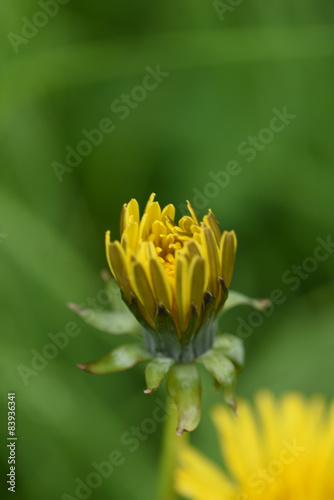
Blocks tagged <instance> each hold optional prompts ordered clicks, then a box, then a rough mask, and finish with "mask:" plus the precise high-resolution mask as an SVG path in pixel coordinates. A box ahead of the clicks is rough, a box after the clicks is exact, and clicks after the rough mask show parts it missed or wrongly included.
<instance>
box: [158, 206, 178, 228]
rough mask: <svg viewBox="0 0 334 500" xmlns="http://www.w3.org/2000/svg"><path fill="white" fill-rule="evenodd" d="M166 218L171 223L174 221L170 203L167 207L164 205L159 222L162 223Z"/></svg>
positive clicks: (173, 208) (173, 209)
mask: <svg viewBox="0 0 334 500" xmlns="http://www.w3.org/2000/svg"><path fill="white" fill-rule="evenodd" d="M167 216H168V217H169V218H170V220H172V221H173V220H174V219H175V207H174V205H172V204H171V203H170V204H169V205H166V206H165V207H164V209H163V210H162V212H161V218H160V220H161V221H162V222H163V223H164V222H165V220H166V217H167Z"/></svg>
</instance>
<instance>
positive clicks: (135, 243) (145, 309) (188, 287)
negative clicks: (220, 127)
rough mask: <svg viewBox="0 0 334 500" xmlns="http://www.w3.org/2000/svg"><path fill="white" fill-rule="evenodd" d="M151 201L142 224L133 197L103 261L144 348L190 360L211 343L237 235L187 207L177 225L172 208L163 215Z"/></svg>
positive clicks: (233, 258) (228, 282) (227, 280)
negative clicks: (118, 234)
mask: <svg viewBox="0 0 334 500" xmlns="http://www.w3.org/2000/svg"><path fill="white" fill-rule="evenodd" d="M154 198H155V194H152V195H151V196H150V198H149V200H148V203H147V205H146V208H145V211H144V214H143V216H142V217H141V218H140V215H139V207H138V202H137V201H136V200H135V199H132V200H131V201H130V202H129V203H128V204H124V206H123V209H122V212H121V222H120V232H121V238H120V241H114V242H110V232H109V231H108V232H107V234H106V253H107V259H108V263H109V267H110V269H111V271H112V273H113V275H114V277H115V280H116V282H117V283H118V285H119V287H120V289H121V291H122V293H123V296H124V299H125V302H126V303H127V305H128V306H129V307H130V308H131V310H132V311H133V312H134V314H136V316H137V318H138V319H139V320H140V321H141V322H142V324H143V325H144V327H145V330H146V337H147V345H148V346H149V348H150V350H151V351H152V352H153V353H156V352H160V353H162V354H164V355H167V356H171V357H172V358H173V359H175V360H176V361H190V360H191V359H194V358H195V357H196V356H198V355H200V354H202V353H203V352H205V351H206V350H207V349H208V348H209V347H211V345H212V343H213V341H214V333H215V332H213V331H212V330H213V328H212V324H213V323H214V321H215V318H216V317H217V314H218V313H219V312H220V310H221V309H222V307H223V305H224V303H225V301H226V299H227V296H228V292H227V289H228V288H229V286H230V283H231V280H232V275H233V270H234V261H235V253H236V248H237V241H236V236H235V232H234V231H230V232H229V231H224V232H223V234H222V233H221V231H220V228H219V224H218V222H217V220H216V218H215V216H214V215H213V213H212V212H211V210H209V213H208V214H207V215H206V216H205V217H204V218H203V221H202V222H200V221H199V219H198V216H197V214H196V212H195V210H194V208H193V207H192V205H191V204H190V203H189V202H188V208H189V215H187V216H184V217H182V218H181V219H180V220H179V222H178V223H177V224H176V223H175V221H174V219H175V208H174V206H173V205H171V204H170V205H167V206H166V207H165V208H163V209H161V207H160V205H159V203H158V202H156V201H154ZM167 325H168V327H167ZM201 330H202V332H201ZM154 332H155V333H156V334H155V335H154ZM198 334H199V335H198ZM195 335H196V337H197V340H196V345H195V343H194V342H192V339H193V337H194V336H195Z"/></svg>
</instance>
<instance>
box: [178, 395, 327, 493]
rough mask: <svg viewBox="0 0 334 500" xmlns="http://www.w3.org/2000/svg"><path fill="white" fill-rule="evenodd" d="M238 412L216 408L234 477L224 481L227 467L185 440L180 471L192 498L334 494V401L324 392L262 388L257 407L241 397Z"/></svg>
mask: <svg viewBox="0 0 334 500" xmlns="http://www.w3.org/2000/svg"><path fill="white" fill-rule="evenodd" d="M238 412H239V418H235V417H234V416H233V415H232V414H231V413H230V412H229V411H228V410H227V409H226V408H223V407H215V408H214V411H213V420H214V423H215V426H216V428H217V431H218V436H219V441H220V445H221V449H222V453H223V456H224V458H225V465H226V467H227V469H228V471H229V474H228V478H226V477H225V476H223V478H224V480H223V481H220V479H219V472H221V473H222V474H224V473H223V472H222V471H220V469H218V470H217V467H216V466H215V465H214V464H211V463H210V462H209V461H207V462H206V463H205V462H203V461H202V456H201V455H200V454H199V453H198V452H197V451H196V450H194V449H193V448H191V447H189V446H188V445H185V446H183V449H182V451H181V452H180V459H179V462H180V464H179V468H178V470H177V474H176V489H177V491H178V492H179V493H181V494H183V495H184V496H185V497H186V498H188V499H190V500H197V499H202V498H203V499H204V498H205V500H216V499H217V498H221V499H223V498H227V499H231V500H232V499H234V500H236V499H238V500H250V499H253V498H257V499H258V500H287V499H289V500H290V499H293V500H305V499H307V500H330V499H332V498H334V480H333V477H334V475H333V473H334V403H333V404H332V406H331V407H330V409H329V410H328V408H327V405H326V403H325V401H324V399H323V398H322V397H319V396H316V397H313V398H310V399H306V398H305V397H304V396H301V395H300V394H294V393H291V394H286V395H284V396H283V397H281V398H280V399H278V400H277V399H275V398H274V397H273V396H272V395H271V394H270V393H269V392H267V391H261V392H260V393H258V394H257V396H256V405H255V410H253V409H252V408H251V406H250V405H249V404H248V403H246V402H241V404H239V407H238ZM204 460H205V458H204ZM205 467H208V468H209V469H210V470H205ZM201 468H203V471H204V470H205V474H202V473H201ZM210 474H211V476H210ZM217 474H218V475H217ZM207 478H210V479H209V480H207ZM229 478H230V479H229ZM208 483H209V484H208ZM226 484H227V486H228V488H229V490H227V489H226ZM212 485H214V487H213V489H212V490H211V489H210V488H211V486H212ZM205 491H207V495H206V496H201V495H204V494H205Z"/></svg>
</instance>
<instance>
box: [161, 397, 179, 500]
mask: <svg viewBox="0 0 334 500" xmlns="http://www.w3.org/2000/svg"><path fill="white" fill-rule="evenodd" d="M176 428H177V410H176V406H175V405H174V403H173V402H172V401H171V400H169V401H168V410H167V419H166V421H165V424H164V430H163V436H162V452H161V459H160V460H161V461H160V470H159V481H158V494H157V500H176V499H177V498H178V496H177V494H176V493H175V491H174V487H173V486H174V471H175V468H176V465H177V453H178V449H179V447H180V444H181V439H183V437H181V438H180V437H178V436H177V435H176Z"/></svg>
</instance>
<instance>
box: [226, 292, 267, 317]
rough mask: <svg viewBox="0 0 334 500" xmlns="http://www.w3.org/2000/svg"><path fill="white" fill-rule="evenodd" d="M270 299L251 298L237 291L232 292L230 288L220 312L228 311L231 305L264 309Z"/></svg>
mask: <svg viewBox="0 0 334 500" xmlns="http://www.w3.org/2000/svg"><path fill="white" fill-rule="evenodd" d="M270 305H271V301H270V300H269V299H251V298H250V297H247V296H246V295H243V294H242V293H239V292H234V291H232V290H230V292H229V295H228V299H227V300H226V302H225V305H224V308H223V309H222V313H224V312H226V311H229V310H230V309H232V308H233V307H237V306H251V307H253V308H254V309H257V310H258V311H264V310H265V309H267V308H268V307H270Z"/></svg>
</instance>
